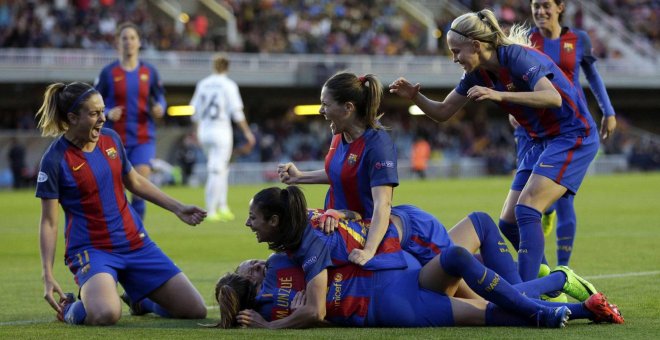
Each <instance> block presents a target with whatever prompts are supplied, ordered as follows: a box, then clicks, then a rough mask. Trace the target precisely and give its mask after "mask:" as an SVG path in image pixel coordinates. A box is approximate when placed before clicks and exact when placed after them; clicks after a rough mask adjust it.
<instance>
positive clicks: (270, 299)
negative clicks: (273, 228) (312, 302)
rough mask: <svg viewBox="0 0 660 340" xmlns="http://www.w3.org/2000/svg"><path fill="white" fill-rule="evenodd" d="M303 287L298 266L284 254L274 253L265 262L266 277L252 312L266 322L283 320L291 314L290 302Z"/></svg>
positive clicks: (303, 281) (302, 277)
mask: <svg viewBox="0 0 660 340" xmlns="http://www.w3.org/2000/svg"><path fill="white" fill-rule="evenodd" d="M305 285H306V282H305V273H304V272H303V271H302V269H301V268H300V265H299V264H297V263H295V262H293V260H291V259H290V258H289V257H288V256H287V255H286V254H284V253H274V254H272V255H271V256H270V257H269V258H268V260H267V261H266V276H265V277H264V282H263V283H262V284H261V289H259V294H257V297H256V303H255V308H254V310H256V311H257V312H258V313H259V314H261V315H262V316H263V317H264V319H266V320H268V321H272V320H279V319H282V318H285V317H287V316H289V315H290V314H291V301H293V298H294V297H295V296H296V293H298V292H299V291H302V290H304V289H305Z"/></svg>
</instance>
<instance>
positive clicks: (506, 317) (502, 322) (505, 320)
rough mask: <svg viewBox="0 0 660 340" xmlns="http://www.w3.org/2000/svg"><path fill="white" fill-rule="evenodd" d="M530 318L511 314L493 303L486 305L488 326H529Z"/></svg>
mask: <svg viewBox="0 0 660 340" xmlns="http://www.w3.org/2000/svg"><path fill="white" fill-rule="evenodd" d="M529 324H530V320H529V318H523V317H521V316H519V315H516V314H511V313H509V312H507V311H505V310H504V309H502V308H500V307H498V306H497V305H495V304H494V303H492V302H489V303H488V305H486V326H528V325H529Z"/></svg>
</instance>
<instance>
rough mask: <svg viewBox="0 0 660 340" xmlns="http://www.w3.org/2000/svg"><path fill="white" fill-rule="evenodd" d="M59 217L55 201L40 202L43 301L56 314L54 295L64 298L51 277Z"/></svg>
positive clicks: (56, 306) (58, 286)
mask: <svg viewBox="0 0 660 340" xmlns="http://www.w3.org/2000/svg"><path fill="white" fill-rule="evenodd" d="M58 215H59V206H58V202H57V199H42V200H41V221H40V222H39V249H40V252H41V278H42V280H43V281H44V299H46V302H48V304H49V305H50V306H51V307H52V308H53V309H54V310H55V311H57V312H58V313H60V312H62V311H61V308H60V306H59V305H58V300H59V299H58V300H56V299H55V296H54V294H55V293H57V294H59V296H60V299H62V298H63V297H64V292H63V291H62V288H60V285H59V284H58V283H57V281H56V280H55V277H54V276H53V263H54V259H55V249H56V248H57V222H58Z"/></svg>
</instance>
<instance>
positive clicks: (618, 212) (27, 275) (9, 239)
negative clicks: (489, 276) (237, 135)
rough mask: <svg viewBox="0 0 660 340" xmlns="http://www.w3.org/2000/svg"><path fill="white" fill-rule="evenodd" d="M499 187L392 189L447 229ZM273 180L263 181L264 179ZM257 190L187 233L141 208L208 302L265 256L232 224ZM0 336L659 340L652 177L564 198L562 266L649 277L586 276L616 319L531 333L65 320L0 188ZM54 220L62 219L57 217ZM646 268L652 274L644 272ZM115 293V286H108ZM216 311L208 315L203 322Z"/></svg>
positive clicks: (239, 194)
mask: <svg viewBox="0 0 660 340" xmlns="http://www.w3.org/2000/svg"><path fill="white" fill-rule="evenodd" d="M509 184H510V179H509V178H508V177H498V178H479V179H440V180H429V181H424V182H422V181H405V182H403V183H401V185H400V186H399V187H398V188H397V189H395V197H394V203H395V204H403V203H409V204H414V205H417V206H419V207H421V208H423V209H425V210H427V211H429V212H431V213H433V214H434V215H435V216H437V217H439V218H440V220H441V221H442V222H443V223H444V224H445V225H446V226H447V227H451V226H452V225H453V224H454V223H455V222H457V221H458V220H460V219H461V218H462V217H464V216H465V215H467V214H468V213H469V212H471V211H474V210H481V211H485V212H487V213H488V214H490V215H491V216H492V217H494V218H497V217H498V216H499V210H500V208H501V205H502V202H503V199H504V197H505V195H506V192H507V190H508V187H509ZM273 185H275V184H273ZM263 187H265V186H264V185H259V186H256V185H245V186H232V187H231V188H230V193H229V199H230V204H231V206H232V208H233V210H234V213H235V214H236V217H237V218H236V220H235V221H234V222H232V223H210V222H205V223H203V224H202V225H200V226H198V227H196V228H190V227H188V226H186V225H184V224H183V223H181V222H179V221H177V220H176V217H174V216H173V215H172V214H170V213H168V212H165V211H163V210H162V209H160V208H157V207H155V206H153V205H150V206H149V207H148V211H147V220H146V225H147V230H148V231H149V233H150V235H151V237H152V238H153V239H155V241H156V242H157V243H158V244H159V246H160V247H161V248H163V249H164V250H165V252H166V253H167V254H168V255H169V256H170V257H171V258H172V259H174V261H176V263H177V264H178V265H179V266H180V267H181V268H182V269H183V270H184V272H185V273H186V274H187V275H188V276H189V277H190V279H191V280H192V282H193V283H194V284H195V285H196V286H197V287H198V289H199V290H200V291H201V292H202V294H203V296H204V298H205V299H206V302H207V305H210V306H213V305H214V303H213V302H214V300H213V293H212V292H213V286H214V284H215V281H216V279H217V278H218V277H219V276H220V275H221V274H223V273H224V272H226V271H230V270H232V269H233V268H234V267H235V265H236V264H237V263H238V262H240V261H242V260H244V259H247V258H254V257H265V256H267V255H268V253H269V252H268V250H267V249H266V247H265V246H264V245H259V244H257V243H256V242H255V239H254V235H253V234H252V233H251V232H250V231H249V230H248V229H246V227H244V226H243V222H244V220H245V218H246V216H247V202H248V201H249V199H250V197H251V196H252V195H253V194H254V193H256V191H257V190H259V189H261V188H263ZM303 188H304V190H305V192H306V194H307V196H308V201H309V205H310V206H311V207H320V206H322V204H323V197H324V194H325V188H324V187H323V186H305V187H303ZM165 190H166V191H167V192H168V193H170V194H171V195H173V196H175V197H177V198H179V199H181V200H183V201H186V202H190V203H195V204H199V205H202V204H203V189H201V188H166V189H165ZM0 202H3V203H2V205H0V213H1V214H2V215H1V216H2V217H1V218H0V220H1V221H2V222H0V230H1V231H2V237H0V256H1V257H0V258H1V259H2V261H1V262H0V284H1V287H2V293H3V294H2V295H3V303H2V308H1V309H0V338H21V339H26V338H47V339H50V338H65V337H66V338H68V339H94V338H105V339H107V338H131V339H139V338H171V337H185V338H188V339H198V338H211V337H213V338H236V337H241V338H263V337H273V338H311V337H314V338H322V339H329V338H333V339H337V338H338V339H343V338H358V337H359V338H363V337H370V338H381V339H388V338H406V339H409V338H499V339H503V338H552V339H556V338H558V337H561V338H562V339H563V338H567V337H569V338H629V339H648V338H659V337H660V296H659V294H658V290H657V281H658V279H659V278H660V274H659V273H658V272H659V271H660V252H659V251H658V248H657V247H658V246H657V245H658V244H660V205H659V203H660V173H651V174H622V175H608V176H590V177H587V179H586V180H585V183H584V184H583V186H582V188H581V189H580V193H579V195H578V196H577V197H576V201H575V202H576V210H577V216H578V235H577V240H576V242H575V246H574V248H575V250H574V253H573V258H572V260H571V266H572V267H573V268H574V269H575V270H576V271H577V272H578V273H580V274H581V275H583V276H594V277H597V276H599V275H607V274H625V273H640V272H652V273H650V274H646V275H641V276H622V277H615V278H595V279H593V280H592V282H593V283H594V284H595V285H596V287H597V288H599V289H600V290H602V291H604V292H605V293H606V294H607V295H608V297H609V298H610V299H611V300H612V301H613V302H614V303H617V304H618V305H619V307H620V308H621V310H622V312H623V314H624V317H625V318H626V324H625V325H622V326H619V325H590V324H588V323H586V322H581V321H572V322H570V323H569V326H568V328H566V329H563V330H545V329H533V328H471V327H464V328H446V329H439V328H436V329H431V328H426V329H354V328H351V329H341V328H333V329H315V330H284V331H277V332H271V331H262V330H229V331H223V330H218V329H205V328H202V327H199V326H198V325H197V322H198V321H186V320H183V321H182V320H164V319H161V318H157V317H151V316H146V317H131V316H129V315H128V314H127V309H126V308H125V307H124V315H123V316H122V319H121V320H120V322H119V324H118V325H116V326H114V327H106V328H101V327H71V326H67V325H64V324H61V323H58V322H56V321H55V318H54V312H53V311H52V310H51V309H50V307H49V306H48V305H47V304H46V303H45V302H44V300H43V298H42V294H43V285H42V283H41V279H40V275H41V264H40V257H39V245H38V222H39V214H40V203H39V200H38V199H36V198H34V193H33V192H32V191H20V192H9V191H4V192H0ZM61 215H62V214H61ZM62 228H63V224H62V223H60V231H59V234H60V238H59V240H58V249H57V254H58V255H57V257H56V263H55V269H54V271H55V274H56V277H57V280H58V282H59V283H60V285H61V286H62V288H63V289H64V290H65V291H76V289H77V288H76V286H75V284H74V283H73V280H72V276H71V274H70V273H69V272H68V270H67V269H66V268H65V266H64V265H63V261H62V254H63V247H64V242H63V238H62V236H61V235H62ZM554 251H555V247H554V239H553V238H552V237H551V238H548V239H547V240H546V255H547V256H548V259H549V261H550V262H551V263H554V261H555V255H554ZM653 272H654V273H655V274H654V273H653ZM120 291H121V288H120ZM217 314H218V310H217V307H216V308H215V309H211V310H209V318H208V319H207V320H206V321H203V322H206V323H210V322H213V321H214V320H215V319H216V317H217Z"/></svg>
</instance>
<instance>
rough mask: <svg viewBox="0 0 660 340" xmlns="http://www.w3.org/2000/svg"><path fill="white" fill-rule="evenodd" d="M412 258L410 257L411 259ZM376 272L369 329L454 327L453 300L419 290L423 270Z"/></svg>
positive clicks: (370, 306) (368, 323) (368, 315)
mask: <svg viewBox="0 0 660 340" xmlns="http://www.w3.org/2000/svg"><path fill="white" fill-rule="evenodd" d="M408 256H410V255H408ZM413 268H414V266H412V265H411V266H409V267H408V269H405V270H382V271H376V272H374V276H375V277H374V280H375V282H374V288H373V295H372V299H371V303H370V304H369V311H368V313H367V321H366V326H368V327H451V326H454V315H453V312H452V308H451V300H450V299H449V297H447V296H446V295H444V294H440V293H436V292H432V291H430V290H426V289H423V288H420V287H419V271H420V268H419V266H418V267H417V268H414V269H413Z"/></svg>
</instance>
